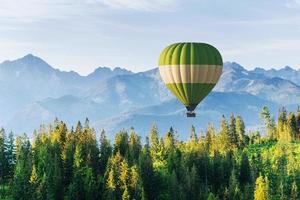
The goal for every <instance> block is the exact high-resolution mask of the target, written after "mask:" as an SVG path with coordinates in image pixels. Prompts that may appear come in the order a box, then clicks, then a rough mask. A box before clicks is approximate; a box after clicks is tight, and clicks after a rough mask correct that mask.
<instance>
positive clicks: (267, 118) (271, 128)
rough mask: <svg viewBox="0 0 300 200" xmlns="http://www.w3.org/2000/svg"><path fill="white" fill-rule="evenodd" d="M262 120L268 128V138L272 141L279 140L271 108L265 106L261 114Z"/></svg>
mask: <svg viewBox="0 0 300 200" xmlns="http://www.w3.org/2000/svg"><path fill="white" fill-rule="evenodd" d="M260 118H261V119H262V120H263V121H264V125H265V127H266V132H267V136H268V138H269V139H270V140H274V139H278V135H277V136H276V125H275V121H274V117H272V116H271V114H270V111H269V108H268V107H267V106H264V107H263V108H262V110H261V112H260Z"/></svg>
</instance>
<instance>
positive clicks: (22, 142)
mask: <svg viewBox="0 0 300 200" xmlns="http://www.w3.org/2000/svg"><path fill="white" fill-rule="evenodd" d="M16 147H17V148H16V158H17V161H16V167H15V174H14V181H13V189H12V191H13V193H12V197H13V199H15V200H27V199H30V198H31V187H30V182H29V180H30V176H31V171H32V154H31V145H30V142H29V139H28V137H27V136H26V135H24V136H19V137H17V139H16Z"/></svg>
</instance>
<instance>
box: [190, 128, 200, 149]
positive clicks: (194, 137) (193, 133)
mask: <svg viewBox="0 0 300 200" xmlns="http://www.w3.org/2000/svg"><path fill="white" fill-rule="evenodd" d="M190 142H191V143H192V144H194V145H195V144H196V143H197V142H198V137H197V134H196V130H195V127H194V126H192V128H191V135H190Z"/></svg>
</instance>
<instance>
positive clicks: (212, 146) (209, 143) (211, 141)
mask: <svg viewBox="0 0 300 200" xmlns="http://www.w3.org/2000/svg"><path fill="white" fill-rule="evenodd" d="M216 143H217V141H216V130H215V127H214V125H213V124H208V127H207V128H206V136H205V144H206V149H207V150H208V151H209V153H210V154H212V153H214V152H215V150H216V149H217V144H216Z"/></svg>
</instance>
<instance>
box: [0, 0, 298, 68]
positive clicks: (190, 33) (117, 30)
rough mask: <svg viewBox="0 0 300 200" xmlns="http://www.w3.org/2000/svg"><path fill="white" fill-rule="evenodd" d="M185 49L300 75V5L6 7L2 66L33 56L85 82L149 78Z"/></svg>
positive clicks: (260, 1) (76, 2)
mask: <svg viewBox="0 0 300 200" xmlns="http://www.w3.org/2000/svg"><path fill="white" fill-rule="evenodd" d="M178 41H199V42H206V43H210V44H212V45H214V46H215V47H217V48H218V49H219V50H220V52H221V54H222V55H223V59H224V60H225V61H236V62H238V63H240V64H242V65H243V66H245V67H246V68H248V69H251V68H254V67H264V68H271V67H273V68H280V67H282V66H285V65H290V66H292V67H294V68H298V69H299V68H300V0H23V1H19V0H0V49H1V51H0V61H3V60H6V59H15V58H18V57H22V56H24V55H25V54H28V53H33V54H35V55H37V56H40V57H42V58H43V59H45V60H46V61H47V62H49V63H50V64H51V65H52V66H54V67H56V68H60V69H62V70H67V71H69V70H74V71H77V72H79V73H81V74H88V73H90V72H92V71H93V70H94V69H95V68H96V67H99V66H109V67H117V66H119V67H125V68H127V69H130V70H133V71H143V70H146V69H151V68H153V67H155V66H156V65H157V60H158V56H159V54H160V52H161V50H162V49H163V48H164V47H165V46H167V45H169V44H170V43H174V42H178Z"/></svg>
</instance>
